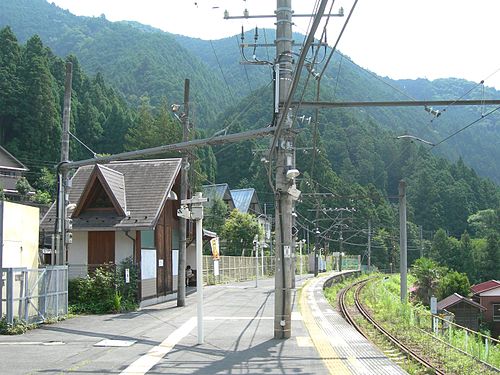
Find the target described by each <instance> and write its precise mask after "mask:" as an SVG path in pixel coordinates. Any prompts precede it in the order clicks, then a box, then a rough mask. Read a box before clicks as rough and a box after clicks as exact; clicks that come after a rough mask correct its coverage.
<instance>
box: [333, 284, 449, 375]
mask: <svg viewBox="0 0 500 375" xmlns="http://www.w3.org/2000/svg"><path fill="white" fill-rule="evenodd" d="M370 280H371V279H366V280H361V281H358V282H356V283H354V284H352V285H350V286H348V287H347V288H345V289H343V290H342V291H341V292H340V293H339V306H340V310H341V312H342V315H343V316H344V317H345V319H346V320H347V321H348V322H349V323H350V324H351V325H352V326H354V327H355V328H356V329H357V330H358V331H359V332H360V333H361V334H362V335H363V336H365V337H367V336H366V334H365V333H364V332H363V330H362V329H361V327H360V326H359V325H358V324H357V323H356V321H355V320H354V318H353V316H352V313H351V311H350V310H349V308H348V306H347V303H346V295H347V293H348V292H349V291H350V290H354V304H355V307H356V309H357V311H358V312H359V313H360V314H361V315H362V316H363V318H365V319H366V320H368V321H369V322H370V323H371V324H372V325H373V327H375V328H376V329H377V330H378V331H379V332H380V333H381V334H382V335H383V336H384V337H386V338H387V339H388V340H389V341H390V342H391V343H392V344H393V345H394V346H396V347H397V348H398V350H400V351H401V352H402V353H404V354H405V355H406V356H407V357H409V358H411V359H413V360H414V361H416V362H418V363H419V364H420V365H422V366H423V367H425V368H427V369H429V370H431V371H433V373H435V374H442V375H444V374H445V373H444V372H442V371H441V370H439V369H438V368H436V367H434V366H433V365H432V364H431V363H430V362H428V361H427V360H425V359H424V358H422V357H420V356H419V355H418V354H417V353H415V352H414V351H412V349H411V348H409V347H408V346H406V345H405V344H403V343H402V342H401V341H400V340H398V339H397V338H396V337H395V336H393V335H392V334H391V333H389V332H388V331H387V330H385V329H384V327H382V326H381V325H380V324H378V323H377V322H376V321H375V320H374V319H373V318H372V317H371V316H370V314H369V313H368V311H367V310H366V309H365V308H364V307H363V305H362V304H361V302H360V301H359V294H360V291H361V289H362V288H363V287H364V286H365V285H366V284H367V283H368V282H369V281H370ZM367 338H368V337H367Z"/></svg>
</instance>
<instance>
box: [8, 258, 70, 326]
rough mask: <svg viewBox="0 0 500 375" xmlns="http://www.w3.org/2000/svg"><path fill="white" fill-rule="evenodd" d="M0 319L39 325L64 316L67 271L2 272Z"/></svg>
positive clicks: (36, 269)
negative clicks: (4, 318) (0, 317)
mask: <svg viewBox="0 0 500 375" xmlns="http://www.w3.org/2000/svg"><path fill="white" fill-rule="evenodd" d="M0 271H1V272H0V273H1V285H0V297H1V304H0V316H2V317H3V316H4V315H5V317H6V320H7V322H8V323H10V324H12V323H13V322H14V320H15V319H19V320H23V321H25V322H27V323H40V322H43V321H45V320H47V319H49V318H57V317H59V316H62V315H66V314H67V313H68V267H67V266H50V267H46V268H35V269H29V268H2V269H0Z"/></svg>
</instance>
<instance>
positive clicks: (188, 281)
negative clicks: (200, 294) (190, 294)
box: [186, 265, 194, 286]
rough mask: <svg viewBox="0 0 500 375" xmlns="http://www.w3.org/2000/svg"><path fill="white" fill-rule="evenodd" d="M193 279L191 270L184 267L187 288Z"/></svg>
mask: <svg viewBox="0 0 500 375" xmlns="http://www.w3.org/2000/svg"><path fill="white" fill-rule="evenodd" d="M193 277H194V273H193V270H192V269H191V266H190V265H188V266H187V267H186V286H189V283H190V282H191V279H192V278H193Z"/></svg>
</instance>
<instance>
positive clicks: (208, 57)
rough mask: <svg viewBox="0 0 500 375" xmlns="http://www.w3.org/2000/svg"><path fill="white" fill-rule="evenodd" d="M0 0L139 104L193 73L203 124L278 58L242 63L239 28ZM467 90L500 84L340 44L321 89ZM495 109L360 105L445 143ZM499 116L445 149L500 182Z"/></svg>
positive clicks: (372, 93)
mask: <svg viewBox="0 0 500 375" xmlns="http://www.w3.org/2000/svg"><path fill="white" fill-rule="evenodd" d="M0 6H1V12H0V26H5V25H10V26H11V28H12V30H13V31H14V32H15V33H16V35H17V37H18V38H19V40H20V41H21V42H25V41H26V40H27V39H28V38H29V37H31V36H32V35H34V34H38V35H40V37H41V39H42V41H43V42H44V43H45V44H46V45H47V46H49V47H50V48H51V49H52V50H53V51H54V52H55V53H56V54H57V55H59V56H66V55H68V54H74V55H76V56H78V59H79V60H80V62H81V64H82V67H83V68H84V69H86V70H87V71H88V72H89V73H92V74H95V73H97V72H100V73H102V74H103V75H104V77H105V78H106V79H108V80H109V81H110V82H112V83H113V85H114V86H115V87H116V88H118V89H119V90H120V91H121V92H122V93H124V95H125V97H126V99H127V100H128V101H129V102H130V103H132V104H134V105H135V106H137V105H139V103H140V97H141V96H148V97H150V100H151V103H152V104H154V105H156V104H159V102H160V100H161V99H160V98H162V97H166V98H167V99H168V101H169V102H170V103H172V102H180V101H182V90H183V79H184V78H185V77H189V78H190V79H191V86H192V87H191V97H192V102H193V106H192V114H193V118H194V121H196V122H197V125H198V127H201V128H203V127H211V128H215V129H220V128H221V127H220V123H219V122H217V121H216V120H215V119H216V116H217V114H218V113H220V112H221V110H224V109H226V108H228V107H230V106H235V105H238V103H239V100H241V99H243V98H244V97H245V96H246V95H248V94H249V93H250V92H253V91H255V90H258V89H259V88H260V87H262V86H263V85H265V84H267V83H269V82H270V80H271V71H270V68H269V67H268V66H259V67H256V66H247V65H241V64H239V62H240V60H241V59H242V56H241V50H240V48H239V47H238V43H239V42H241V40H240V36H239V35H235V36H234V37H231V38H225V39H221V40H215V41H204V40H200V39H193V38H188V37H183V36H179V35H173V34H169V33H165V32H162V31H160V30H158V29H155V28H153V27H150V26H145V25H141V24H139V23H137V22H109V21H107V20H106V19H105V16H104V15H102V16H101V17H76V16H74V15H72V14H71V13H69V12H68V11H65V10H62V9H60V8H58V7H57V6H55V5H53V4H49V3H48V2H46V1H45V0H2V1H1V4H0ZM228 26H230V25H229V24H228ZM235 31H236V29H235ZM253 33H254V31H253V30H251V31H248V32H246V34H245V42H247V43H248V42H253V36H254V34H253ZM274 39H275V33H274V31H273V30H259V40H258V41H259V42H260V43H265V42H268V43H270V42H272V41H273V40H274ZM294 39H295V40H296V41H297V42H298V43H300V42H301V41H302V40H303V39H304V36H303V35H300V34H294ZM253 52H254V51H253V49H252V48H247V49H246V51H245V53H246V56H247V58H250V57H251V56H252V55H253ZM255 53H256V55H257V57H258V58H259V59H260V60H271V61H272V59H273V55H274V50H273V49H272V48H258V49H257V50H256V51H255ZM328 53H329V51H321V52H320V54H319V60H320V61H321V60H324V59H323V58H322V56H323V55H325V54H328ZM318 68H321V64H320V65H319V66H318V67H317V70H318ZM487 83H488V82H486V84H487ZM367 88H369V89H367ZM471 89H472V91H471ZM469 91H470V92H469ZM466 93H468V94H467V95H466V96H465V97H464V99H471V98H475V99H482V98H500V92H498V91H496V90H494V89H491V88H487V87H486V88H484V90H483V87H482V85H477V83H473V82H467V81H465V80H460V79H442V80H436V81H432V82H431V81H428V80H425V79H419V80H400V81H394V80H391V79H389V78H382V77H378V76H377V75H376V74H374V73H372V72H369V71H366V70H364V69H362V68H360V67H359V66H357V65H356V64H355V63H354V62H352V61H351V60H350V59H349V58H348V57H347V56H343V55H342V54H340V53H336V54H335V56H334V58H333V60H332V62H331V63H330V65H329V67H328V69H327V71H326V74H325V76H324V79H323V81H322V95H321V99H322V100H326V101H329V100H330V101H331V100H337V101H367V100H408V99H409V98H415V99H450V100H454V99H458V98H461V97H462V96H464V94H466ZM309 99H313V97H312V96H309ZM437 109H441V110H443V109H444V108H437ZM491 109H492V108H491V107H490V108H478V107H468V108H464V107H461V108H459V107H448V108H446V110H445V112H443V113H442V115H441V116H440V117H439V118H434V117H433V116H431V115H429V114H428V113H427V112H426V111H425V110H424V108H421V107H419V108H402V107H397V108H364V109H352V110H350V112H352V114H353V116H354V117H356V118H357V119H358V120H360V121H364V120H365V119H371V120H373V121H374V123H377V124H379V125H381V126H382V127H384V128H386V129H391V130H392V131H393V132H394V133H395V134H402V133H409V134H412V135H415V136H419V137H421V138H424V139H427V140H429V141H431V142H434V143H436V142H439V141H440V140H441V139H444V138H445V137H446V136H448V135H449V134H451V133H453V132H455V131H457V130H458V129H460V128H462V127H464V126H466V125H467V124H469V123H470V122H472V121H475V120H477V119H479V118H481V116H482V115H483V114H484V113H487V111H489V110H491ZM498 121H500V115H499V114H497V113H495V114H493V115H491V116H489V117H487V118H484V119H482V120H481V121H479V122H478V123H477V124H475V125H474V127H473V128H472V129H470V130H468V131H466V132H463V133H461V134H459V135H457V136H455V137H453V138H452V139H450V140H449V141H447V142H445V143H443V144H442V145H440V146H439V147H437V148H436V151H435V152H437V153H438V154H440V155H443V156H445V157H447V158H448V159H450V160H458V159H459V158H460V157H461V158H462V159H463V160H464V161H465V162H466V163H467V164H468V165H470V166H472V167H473V168H474V169H475V170H476V171H477V172H478V173H479V174H480V175H483V176H488V177H490V178H492V179H493V180H494V181H496V182H497V183H498V182H500V165H499V164H498V163H497V162H496V161H497V160H500V148H499V147H497V145H498V144H500V128H499V127H498V126H496V123H497V122H498Z"/></svg>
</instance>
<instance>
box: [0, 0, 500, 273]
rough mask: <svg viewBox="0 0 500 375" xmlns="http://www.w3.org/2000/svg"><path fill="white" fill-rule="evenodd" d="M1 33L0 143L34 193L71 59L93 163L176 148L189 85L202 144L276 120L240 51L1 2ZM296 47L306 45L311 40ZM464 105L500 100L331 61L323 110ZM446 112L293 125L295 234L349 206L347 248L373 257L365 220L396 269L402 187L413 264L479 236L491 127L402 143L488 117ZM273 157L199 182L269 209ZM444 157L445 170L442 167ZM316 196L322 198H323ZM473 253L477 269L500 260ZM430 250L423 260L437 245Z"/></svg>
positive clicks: (334, 238) (48, 160)
mask: <svg viewBox="0 0 500 375" xmlns="http://www.w3.org/2000/svg"><path fill="white" fill-rule="evenodd" d="M7 25H10V26H9V27H5V28H4V26H7ZM0 30H1V31H0V144H1V145H2V146H5V147H6V148H7V149H8V150H9V151H11V152H12V153H14V155H15V156H16V157H19V158H20V159H21V160H22V161H23V162H25V163H26V164H28V166H29V167H30V168H31V172H30V173H31V174H30V175H29V176H28V177H29V180H30V183H32V184H33V185H34V186H35V187H36V188H37V189H42V190H43V189H45V190H47V189H48V188H49V185H50V179H51V178H52V177H51V175H50V173H49V172H48V171H47V170H46V169H42V167H43V166H47V167H50V168H52V167H53V166H54V164H56V162H57V160H58V158H59V140H60V131H61V130H60V129H61V118H62V114H61V111H62V105H63V93H64V62H65V61H67V60H69V61H72V62H73V66H74V77H73V103H72V119H71V130H72V132H73V133H74V134H75V135H76V136H77V137H78V138H79V139H80V140H81V141H82V142H83V143H85V144H86V145H87V146H88V147H90V148H91V149H92V150H93V151H95V152H97V153H117V152H121V151H123V150H133V149H140V148H146V147H152V146H157V145H160V144H165V143H171V142H176V141H178V140H179V139H180V136H181V135H180V126H179V122H178V121H177V120H175V119H173V118H172V115H171V114H170V113H169V108H170V104H172V103H173V102H182V91H183V82H184V78H190V79H191V97H192V106H191V111H192V112H191V113H192V118H191V121H192V122H193V123H194V124H195V125H196V127H197V129H198V132H202V133H204V134H197V135H198V136H201V135H210V134H214V133H215V132H218V131H220V130H221V129H224V131H225V132H229V133H234V132H238V131H241V130H246V129H249V128H261V127H265V126H268V125H269V124H271V123H272V121H273V118H272V113H273V112H272V87H271V85H270V84H271V70H270V68H269V67H268V66H258V67H257V66H245V65H240V64H239V61H240V59H241V56H240V50H239V48H238V46H237V42H239V40H238V39H236V38H227V39H222V40H218V41H212V42H210V41H202V40H198V39H192V38H187V37H181V36H177V35H172V34H168V33H164V32H161V31H159V30H157V29H154V28H152V27H149V26H145V25H141V24H138V23H136V22H116V23H112V22H109V21H107V20H106V19H105V17H104V16H102V17H97V18H89V17H76V16H74V15H72V14H70V13H69V12H67V11H64V10H61V9H60V8H58V7H56V6H55V5H51V4H49V3H47V2H46V1H45V0H0ZM259 35H260V38H261V39H260V40H259V41H260V42H265V41H267V42H271V41H272V40H274V32H271V31H269V30H266V31H264V30H261V31H260V32H259ZM252 37H253V32H248V33H247V34H246V41H247V42H248V41H250V40H252ZM294 38H295V39H296V40H297V41H301V40H302V39H303V36H301V35H298V34H297V35H295V36H294ZM246 52H248V55H252V54H253V51H251V50H250V51H246ZM324 53H325V52H324V51H321V56H322V55H323V54H324ZM326 53H328V51H326ZM256 54H257V56H258V57H259V58H260V59H261V60H268V59H269V60H272V55H273V51H272V50H271V49H269V50H268V51H267V50H266V49H259V50H257V51H256ZM320 68H321V65H320V66H318V67H317V69H320ZM303 83H304V82H302V85H303ZM302 89H303V87H299V90H298V95H301V93H302ZM469 91H471V92H470V93H469V95H467V96H466V98H473V97H474V98H479V99H481V98H493V97H494V98H500V93H499V92H497V91H495V90H493V89H488V88H485V89H484V92H483V90H482V87H481V86H477V85H476V84H474V83H471V82H467V81H464V80H459V79H443V80H436V81H433V82H430V81H427V80H423V79H422V80H402V81H393V80H390V79H387V78H381V77H378V76H376V75H375V74H373V73H371V72H367V71H366V70H363V69H361V68H360V67H358V66H357V65H355V64H354V63H353V62H351V61H350V59H349V58H348V57H346V56H343V55H341V54H339V53H337V54H336V55H335V56H334V58H333V60H332V63H331V65H330V66H329V67H328V69H327V71H326V74H325V76H324V79H323V81H322V86H321V100H326V101H332V100H338V101H355V100H362V101H368V100H406V99H408V96H410V97H411V98H417V99H444V98H446V99H458V98H460V97H461V96H463V95H464V94H465V93H468V92H469ZM314 92H315V87H314V80H311V85H310V86H309V87H308V88H307V89H305V93H304V98H305V100H313V99H314V94H313V93H314ZM402 92H404V93H405V94H402ZM478 95H480V96H478ZM490 109H491V108H490ZM441 110H443V112H442V114H441V116H439V117H433V116H431V115H430V114H429V113H428V112H426V111H425V110H424V108H364V109H352V108H351V109H348V108H343V109H336V110H321V111H320V112H319V114H320V116H319V119H318V122H317V123H316V121H315V120H314V118H313V119H312V120H311V121H310V122H309V121H307V119H308V118H309V117H310V116H313V115H314V112H313V111H312V110H308V109H306V108H303V109H301V110H300V111H299V112H298V113H296V114H295V115H297V116H304V117H303V120H304V121H297V122H296V126H295V127H296V129H297V131H298V136H297V147H298V148H299V149H298V150H297V155H296V156H297V157H296V159H297V167H298V169H299V170H300V171H301V177H300V179H299V180H298V183H299V185H300V186H299V189H300V190H301V191H303V192H304V196H303V198H302V201H301V202H299V204H298V205H297V214H298V215H299V216H298V221H297V225H298V226H299V227H300V228H301V229H305V228H306V227H307V226H311V225H313V223H314V216H315V212H314V210H315V209H316V207H318V205H320V206H321V212H322V215H324V216H327V215H330V219H331V220H333V219H332V217H333V218H334V219H335V218H337V219H338V215H339V214H338V212H337V211H335V209H338V208H342V207H343V208H348V207H355V208H356V214H353V213H352V212H351V213H346V214H345V216H344V218H343V219H342V220H345V225H347V226H348V228H346V229H345V230H344V235H345V237H344V239H345V241H344V243H343V246H344V247H343V249H344V250H345V251H348V252H350V253H353V254H357V253H362V252H363V251H364V249H365V247H366V227H367V222H368V220H370V221H371V222H372V228H374V237H373V238H374V247H373V249H374V253H373V259H374V264H377V265H379V266H381V267H382V268H384V267H385V268H387V267H388V264H389V263H393V264H397V258H398V251H397V249H398V238H397V237H398V224H397V209H396V206H395V205H394V204H393V203H396V202H397V198H396V200H394V197H395V196H396V197H397V194H398V193H397V186H398V182H399V180H401V179H405V180H406V181H407V183H408V201H409V209H408V212H409V215H408V216H409V220H410V223H409V234H408V238H409V242H410V244H411V246H412V247H413V249H412V250H413V252H412V253H410V256H409V260H410V263H411V260H412V259H415V258H416V257H417V256H418V252H415V251H414V250H415V249H416V246H417V245H416V244H417V243H418V246H420V245H421V244H422V243H421V242H419V241H418V236H419V233H418V226H421V227H423V232H424V237H426V238H430V237H431V236H432V233H433V232H435V231H437V230H438V229H439V228H443V229H445V230H446V231H447V232H448V234H450V235H453V236H454V237H456V238H458V237H460V236H461V235H462V234H463V233H464V231H465V230H468V231H475V226H474V225H473V223H472V224H471V223H469V222H468V219H470V218H471V217H475V216H474V215H476V216H477V215H479V217H482V216H481V215H482V214H481V213H484V212H490V211H492V212H494V213H495V215H497V216H495V217H498V208H499V207H500V190H499V187H498V186H497V185H495V184H494V183H493V182H491V181H489V180H487V179H484V178H481V177H479V176H478V175H477V174H476V172H475V170H477V171H478V172H479V174H480V175H483V176H490V177H491V178H493V179H495V180H496V181H497V182H498V181H500V165H499V164H498V163H497V160H500V148H499V147H498V144H500V128H499V127H498V125H497V123H498V121H500V120H499V118H498V116H497V115H496V114H494V115H491V116H488V117H486V118H484V119H482V121H480V122H479V123H478V124H476V125H474V127H472V128H471V129H468V130H466V131H464V132H463V133H461V134H459V135H457V136H456V137H453V138H452V139H450V140H449V141H447V142H445V143H443V144H442V145H440V146H439V147H437V148H436V149H435V151H434V150H433V151H432V152H430V150H429V148H428V147H427V146H422V145H417V144H414V143H411V142H408V141H407V140H396V139H395V136H396V135H400V134H403V133H409V134H412V135H416V136H420V137H422V138H425V139H428V140H429V141H432V142H438V141H439V140H441V139H443V138H444V137H446V136H447V135H449V134H451V133H453V132H454V131H456V130H458V129H460V128H462V127H464V126H465V125H467V124H469V123H471V122H472V121H474V120H476V119H480V118H481V116H482V114H483V113H484V112H481V111H483V110H484V109H482V108H472V107H471V108H456V107H448V108H445V109H443V108H441ZM71 144H72V149H71V152H70V155H71V158H72V159H74V160H75V159H80V158H89V157H90V156H91V155H90V154H89V151H88V150H86V149H85V148H83V147H82V146H81V145H80V144H78V143H77V142H75V141H72V142H71ZM267 149H268V142H267V141H266V140H261V141H246V142H242V143H239V144H234V145H222V146H218V147H216V148H214V149H213V150H212V149H211V148H206V149H203V150H200V151H198V156H199V158H198V159H197V160H195V161H194V162H193V165H194V167H195V168H194V169H195V170H196V172H195V173H194V174H193V175H194V176H195V177H196V178H197V179H198V181H199V182H202V183H207V182H227V183H229V185H230V186H231V187H232V188H238V187H248V186H253V187H255V188H256V189H257V190H258V192H259V196H260V198H261V201H262V202H272V201H273V199H274V196H273V193H272V192H271V189H270V186H269V180H270V179H269V176H271V179H272V175H273V171H274V169H271V170H268V169H267V168H269V167H268V164H267V163H266V160H265V157H266V152H265V150H267ZM261 150H264V152H262V151H261ZM435 152H440V154H441V155H446V157H447V158H448V159H451V160H452V162H450V161H448V160H447V159H445V158H441V157H436V156H435V155H434V153H435ZM469 166H473V167H474V169H472V168H470V167H469ZM307 193H310V194H311V195H309V196H308V195H307ZM317 193H325V194H326V195H325V196H324V197H323V198H321V197H320V198H317V197H318V196H317V195H315V194H317ZM391 197H392V198H391ZM328 210H330V211H328ZM495 210H497V211H495ZM329 212H330V214H329ZM331 212H335V214H332V213H331ZM490 216H491V215H490ZM488 217H489V216H488ZM327 218H328V217H325V219H327ZM495 228H496V227H495ZM321 229H322V231H323V230H324V231H325V233H327V234H325V237H324V238H323V240H324V241H325V242H326V243H328V244H330V246H332V247H333V248H335V249H338V246H339V244H338V243H339V237H340V233H339V228H338V227H331V228H328V227H324V228H321ZM495 231H496V229H494V230H493V232H495ZM440 233H441V232H440ZM477 233H479V234H478V236H482V234H481V233H482V232H477ZM472 234H473V235H475V234H476V232H474V233H472ZM488 235H490V233H488ZM441 237H442V236H441ZM477 241H478V242H477V243H478V245H477V249H478V250H477V249H476V250H477V251H476V253H477V254H479V255H477V259H479V260H478V262H479V263H480V262H482V261H484V259H486V255H484V254H486V253H487V251H490V250H489V249H490V248H495V246H494V245H491V246H490V245H488V246H486V245H485V243H486V242H485V241H483V242H481V241H480V239H477ZM442 242H444V240H443V241H442ZM464 243H465V242H464ZM488 243H491V244H495V243H496V242H495V240H494V239H492V240H491V241H490V242H488ZM425 245H426V246H427V247H426V249H427V250H429V251H430V245H429V243H426V244H425ZM455 245H456V244H455ZM455 245H454V246H455ZM457 246H458V245H457ZM457 246H455V248H456V247H457ZM464 246H469V245H467V243H465V245H464ZM486 249H488V250H486ZM436 258H439V257H437V256H436ZM479 263H478V264H479ZM475 277H476V278H477V279H480V278H481V277H482V276H481V275H479V276H478V275H476V276H475Z"/></svg>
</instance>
